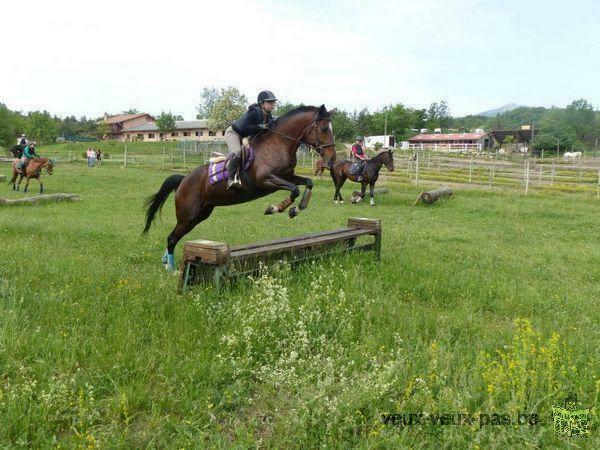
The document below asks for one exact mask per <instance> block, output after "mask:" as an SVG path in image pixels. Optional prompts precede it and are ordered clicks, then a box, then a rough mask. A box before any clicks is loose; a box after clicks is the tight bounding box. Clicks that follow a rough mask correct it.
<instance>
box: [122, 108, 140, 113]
mask: <svg viewBox="0 0 600 450" xmlns="http://www.w3.org/2000/svg"><path fill="white" fill-rule="evenodd" d="M139 113H140V112H139V111H138V110H137V109H136V108H130V109H128V110H127V111H123V112H122V114H139Z"/></svg>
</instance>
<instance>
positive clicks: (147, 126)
mask: <svg viewBox="0 0 600 450" xmlns="http://www.w3.org/2000/svg"><path fill="white" fill-rule="evenodd" d="M224 135H225V130H209V129H208V121H207V120H206V119H201V120H176V121H175V130H174V131H172V132H168V133H161V132H160V130H159V129H158V125H156V123H155V122H154V121H153V122H148V123H144V124H141V125H138V126H135V127H131V128H128V129H127V130H123V132H122V133H121V135H120V137H119V139H120V140H122V141H163V140H194V141H215V140H223V136H224Z"/></svg>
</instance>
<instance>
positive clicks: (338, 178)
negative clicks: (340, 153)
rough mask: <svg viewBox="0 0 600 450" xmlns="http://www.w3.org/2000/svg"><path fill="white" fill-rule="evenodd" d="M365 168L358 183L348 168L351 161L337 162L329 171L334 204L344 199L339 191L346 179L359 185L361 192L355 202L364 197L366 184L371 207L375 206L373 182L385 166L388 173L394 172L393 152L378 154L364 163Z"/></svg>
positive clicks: (342, 201)
mask: <svg viewBox="0 0 600 450" xmlns="http://www.w3.org/2000/svg"><path fill="white" fill-rule="evenodd" d="M366 165H367V166H366V167H365V170H364V172H363V176H362V180H361V181H358V177H359V175H358V174H357V175H353V174H351V173H350V167H352V161H338V162H337V163H336V164H334V165H333V167H331V168H330V169H329V172H330V173H331V178H332V179H333V184H334V186H335V194H334V196H333V201H334V202H335V203H337V202H338V200H339V202H340V203H344V199H343V198H342V193H341V192H340V189H342V186H343V185H344V183H345V182H346V179H348V180H350V181H354V182H355V183H361V191H360V198H359V199H358V200H357V202H359V201H360V200H362V199H363V197H364V196H365V190H366V188H367V184H368V185H369V187H370V194H371V206H375V200H374V198H373V196H374V190H375V182H376V181H377V179H378V178H379V171H380V170H381V167H382V166H383V165H385V167H386V168H387V170H389V171H390V172H393V171H394V151H393V150H391V149H390V150H386V151H383V152H381V153H379V154H378V155H377V156H375V157H374V158H371V159H370V160H368V161H367V162H366Z"/></svg>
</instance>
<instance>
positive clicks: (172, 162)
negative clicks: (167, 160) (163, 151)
mask: <svg viewBox="0 0 600 450" xmlns="http://www.w3.org/2000/svg"><path fill="white" fill-rule="evenodd" d="M173 164H174V161H173V147H171V166H173Z"/></svg>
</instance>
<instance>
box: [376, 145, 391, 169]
mask: <svg viewBox="0 0 600 450" xmlns="http://www.w3.org/2000/svg"><path fill="white" fill-rule="evenodd" d="M379 155H380V158H381V162H383V164H385V167H386V168H387V170H388V171H390V172H393V171H394V150H393V149H389V150H386V151H384V152H381V153H380V154H379Z"/></svg>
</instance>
